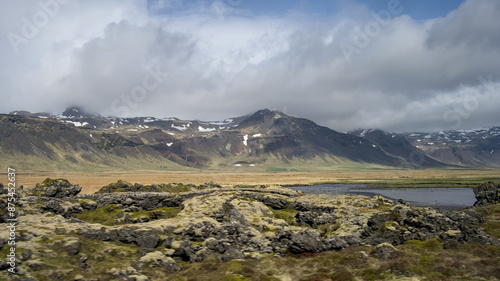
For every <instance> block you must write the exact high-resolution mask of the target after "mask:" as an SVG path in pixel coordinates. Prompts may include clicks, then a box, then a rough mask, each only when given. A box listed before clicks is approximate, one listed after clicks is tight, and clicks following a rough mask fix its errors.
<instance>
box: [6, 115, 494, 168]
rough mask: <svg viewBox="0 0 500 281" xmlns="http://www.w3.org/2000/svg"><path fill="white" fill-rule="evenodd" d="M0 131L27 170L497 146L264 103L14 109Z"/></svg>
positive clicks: (380, 155)
mask: <svg viewBox="0 0 500 281" xmlns="http://www.w3.org/2000/svg"><path fill="white" fill-rule="evenodd" d="M0 129H2V132H5V133H4V134H2V136H0V145H1V146H0V154H1V155H2V156H3V157H4V159H6V162H5V163H7V162H9V161H10V163H14V164H17V165H21V166H23V167H26V168H27V169H36V168H39V169H41V168H43V164H41V163H51V164H50V165H53V166H54V168H57V169H72V170H73V169H76V170H81V169H84V170H96V171H98V170H102V169H104V170H105V169H157V170H163V169H172V170H183V169H214V170H228V169H229V170H235V169H236V170H237V169H240V168H239V167H247V168H248V167H253V168H255V169H266V168H270V167H299V168H300V169H302V170H307V169H309V168H312V169H314V168H318V167H323V168H328V167H338V166H345V167H354V166H356V167H366V166H380V167H395V168H408V167H409V168H428V167H445V166H457V165H458V166H474V167H499V166H500V160H498V153H492V155H491V156H490V157H488V158H484V159H483V158H482V157H483V156H482V155H483V154H484V153H483V152H484V151H485V149H489V148H494V149H496V147H497V143H496V141H497V139H498V135H497V136H496V138H497V139H495V138H490V137H488V138H484V139H483V141H479V140H477V141H476V140H474V141H472V140H471V141H470V142H468V143H469V144H472V143H473V144H474V145H475V146H474V149H472V148H471V147H469V146H468V147H467V148H464V147H462V146H461V145H457V144H456V142H455V143H454V144H453V146H450V145H448V146H447V145H445V144H440V145H439V146H438V148H437V149H429V147H428V146H424V145H423V144H421V143H422V138H423V139H425V140H428V141H432V140H434V139H433V137H434V135H433V134H430V135H431V137H430V138H425V136H427V135H424V137H421V138H420V141H418V138H419V137H420V135H417V134H394V133H388V132H384V131H381V130H360V131H356V132H351V133H340V132H337V131H334V130H331V129H329V128H327V127H323V126H319V125H317V124H316V123H314V122H313V121H310V120H307V119H303V118H297V117H292V116H289V115H286V114H284V113H283V112H280V111H273V110H269V109H263V110H259V111H257V112H255V113H252V114H248V115H244V116H239V117H234V118H227V119H225V120H222V121H199V120H180V119H178V118H175V117H170V118H161V119H160V118H155V117H134V118H116V117H104V116H101V115H99V114H91V113H87V112H85V111H84V110H82V109H81V108H78V107H72V108H68V109H67V110H65V111H64V112H63V113H62V114H58V115H50V114H47V113H30V112H27V111H14V112H11V113H10V114H3V115H0ZM488 132H489V131H488ZM495 132H496V131H495ZM436 134H437V133H436ZM485 134H486V132H484V134H483V133H481V134H480V135H481V136H483V137H484V136H485ZM459 135H460V134H459ZM439 136H440V135H439V134H438V135H436V138H438V137H439ZM447 136H448V137H450V136H455V135H454V134H452V133H449V134H448V133H447ZM478 138H479V137H477V138H476V139H478ZM437 140H438V139H436V143H438V142H437ZM453 149H454V150H453ZM467 149H469V150H467ZM471 149H472V150H471ZM449 151H453V152H452V153H451V154H452V155H454V156H455V157H456V158H457V159H458V157H462V158H464V157H469V156H468V153H469V154H470V153H477V155H474V157H472V156H470V157H471V159H475V160H473V161H464V160H463V159H462V161H456V159H454V158H452V157H448V154H449ZM442 155H446V157H443V156H442ZM253 168H252V169H253Z"/></svg>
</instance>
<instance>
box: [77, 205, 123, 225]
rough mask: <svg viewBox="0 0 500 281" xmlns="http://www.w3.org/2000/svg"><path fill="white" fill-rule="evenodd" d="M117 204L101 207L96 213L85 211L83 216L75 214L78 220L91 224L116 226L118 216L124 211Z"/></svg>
mask: <svg viewBox="0 0 500 281" xmlns="http://www.w3.org/2000/svg"><path fill="white" fill-rule="evenodd" d="M117 206H118V205H117V204H110V205H108V206H106V207H99V208H97V209H95V210H94V211H88V210H84V211H83V212H82V213H81V214H75V215H74V216H75V217H76V218H77V219H80V220H82V221H86V222H89V223H100V224H104V225H114V224H115V220H116V219H117V217H118V214H119V213H120V212H122V210H120V209H118V207H117Z"/></svg>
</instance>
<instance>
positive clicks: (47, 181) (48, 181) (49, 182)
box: [37, 178, 70, 187]
mask: <svg viewBox="0 0 500 281" xmlns="http://www.w3.org/2000/svg"><path fill="white" fill-rule="evenodd" d="M56 182H63V183H65V184H66V185H69V184H70V183H69V181H68V180H67V179H63V178H58V179H51V178H46V179H45V180H44V181H43V182H42V183H41V184H37V187H48V186H53V185H54V183H56Z"/></svg>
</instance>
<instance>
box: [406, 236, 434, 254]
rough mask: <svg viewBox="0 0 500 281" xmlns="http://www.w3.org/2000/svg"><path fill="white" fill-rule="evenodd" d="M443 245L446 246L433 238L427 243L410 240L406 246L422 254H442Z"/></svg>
mask: <svg viewBox="0 0 500 281" xmlns="http://www.w3.org/2000/svg"><path fill="white" fill-rule="evenodd" d="M443 245H444V244H443V243H441V241H439V240H438V239H437V238H435V237H431V238H430V239H429V240H427V241H420V240H410V241H407V242H406V243H405V246H407V247H408V248H410V249H413V250H415V251H420V252H422V251H429V252H440V251H442V250H443V249H444V247H443Z"/></svg>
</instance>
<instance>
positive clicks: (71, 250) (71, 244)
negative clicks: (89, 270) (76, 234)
mask: <svg viewBox="0 0 500 281" xmlns="http://www.w3.org/2000/svg"><path fill="white" fill-rule="evenodd" d="M63 249H64V250H65V251H66V252H67V253H68V254H70V255H73V256H74V255H76V254H78V253H79V252H80V242H78V240H74V239H69V240H67V241H65V242H64V244H63Z"/></svg>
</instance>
